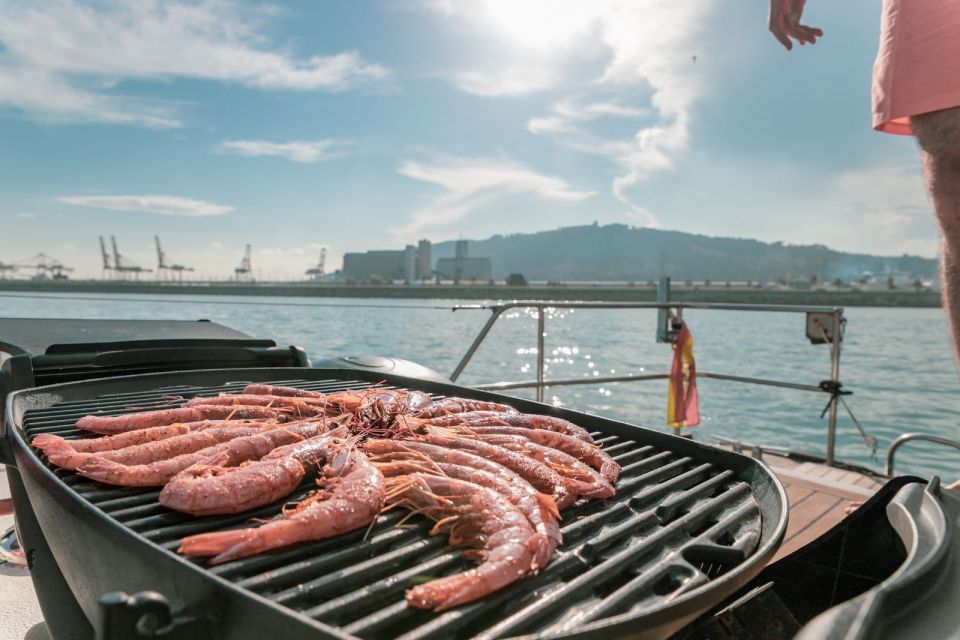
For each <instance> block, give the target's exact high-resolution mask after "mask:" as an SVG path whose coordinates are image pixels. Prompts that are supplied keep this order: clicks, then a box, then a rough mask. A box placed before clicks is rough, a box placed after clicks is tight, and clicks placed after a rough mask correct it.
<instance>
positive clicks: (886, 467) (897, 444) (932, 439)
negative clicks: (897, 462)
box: [883, 433, 960, 477]
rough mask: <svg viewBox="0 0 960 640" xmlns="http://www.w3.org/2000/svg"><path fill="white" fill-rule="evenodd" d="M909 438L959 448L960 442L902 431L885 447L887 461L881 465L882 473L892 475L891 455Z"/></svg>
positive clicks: (908, 440) (909, 439)
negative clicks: (901, 433)
mask: <svg viewBox="0 0 960 640" xmlns="http://www.w3.org/2000/svg"><path fill="white" fill-rule="evenodd" d="M911 440H922V441H924V442H933V443H934V444H941V445H944V446H947V447H953V448H954V449H960V442H957V441H956V440H951V439H949V438H942V437H940V436H931V435H927V434H926V433H904V434H903V435H901V436H900V437H899V438H897V439H896V440H894V441H893V443H892V444H891V445H890V448H889V449H887V461H886V464H885V465H884V467H883V473H884V475H887V476H891V477H892V476H893V457H894V455H895V454H896V452H897V449H899V448H900V447H901V446H902V445H904V444H906V443H908V442H910V441H911Z"/></svg>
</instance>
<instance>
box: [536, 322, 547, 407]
mask: <svg viewBox="0 0 960 640" xmlns="http://www.w3.org/2000/svg"><path fill="white" fill-rule="evenodd" d="M545 325H546V320H545V318H544V307H537V402H543V333H544V329H545Z"/></svg>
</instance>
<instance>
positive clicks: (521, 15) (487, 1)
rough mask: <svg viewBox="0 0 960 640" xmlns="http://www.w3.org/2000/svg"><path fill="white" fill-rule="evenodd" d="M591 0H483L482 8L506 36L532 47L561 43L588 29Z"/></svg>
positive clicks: (559, 44)
mask: <svg viewBox="0 0 960 640" xmlns="http://www.w3.org/2000/svg"><path fill="white" fill-rule="evenodd" d="M591 4H592V3H591V2H586V1H568V0H483V2H482V8H483V12H484V14H485V15H486V17H487V18H488V20H489V21H490V22H491V23H492V25H493V26H494V27H495V28H496V29H497V30H498V31H500V32H501V33H503V34H504V35H505V36H506V37H507V38H509V39H510V40H513V41H515V42H517V43H518V44H521V45H523V46H526V47H529V48H534V49H551V48H556V47H559V46H563V45H564V44H565V43H567V42H569V41H570V40H571V39H572V38H573V37H574V36H575V35H577V34H578V33H583V32H585V31H586V30H587V29H589V27H590V24H591V22H592V20H593V18H594V17H595V15H594V13H595V12H594V10H593V9H592V8H591V6H590V5H591Z"/></svg>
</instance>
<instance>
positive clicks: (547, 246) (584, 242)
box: [433, 223, 937, 282]
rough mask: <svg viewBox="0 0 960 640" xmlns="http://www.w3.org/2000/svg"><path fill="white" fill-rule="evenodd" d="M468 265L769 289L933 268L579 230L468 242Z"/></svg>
mask: <svg viewBox="0 0 960 640" xmlns="http://www.w3.org/2000/svg"><path fill="white" fill-rule="evenodd" d="M469 251H470V256H471V257H489V258H490V259H491V260H492V262H493V276H494V278H498V279H499V278H504V277H505V276H507V275H508V274H510V273H522V274H524V276H526V277H527V279H529V280H547V281H551V280H552V281H568V280H580V281H585V280H632V281H645V280H651V279H655V278H657V277H658V276H659V275H660V270H661V260H662V261H663V271H664V272H665V273H667V274H668V275H670V276H671V277H672V278H674V279H675V280H685V279H690V280H705V279H711V280H720V281H722V280H732V281H746V280H752V281H761V282H769V281H775V280H777V279H780V278H784V279H787V280H793V279H804V280H805V279H808V278H810V277H811V276H817V277H818V278H820V279H824V278H826V279H830V280H832V279H834V278H841V279H843V280H847V281H849V280H855V279H857V278H860V277H861V276H862V275H863V274H864V272H868V271H869V272H873V273H885V272H906V273H910V274H912V275H913V276H914V277H916V278H921V279H933V278H935V277H936V274H937V263H936V260H932V259H929V258H921V257H918V256H909V255H903V256H898V257H894V256H874V255H866V254H854V253H843V252H840V251H834V250H833V249H830V248H828V247H826V246H824V245H788V244H784V243H782V242H774V243H766V242H760V241H759V240H750V239H744V238H719V237H711V236H703V235H697V234H692V233H683V232H680V231H663V230H660V229H648V228H637V227H629V226H627V225H622V224H610V225H602V226H601V225H598V224H596V223H594V224H592V225H585V226H580V227H566V228H561V229H556V230H553V231H540V232H538V233H529V234H512V235H495V236H493V237H491V238H487V239H486V240H471V241H470V242H469ZM453 255H454V242H453V241H450V242H440V243H437V244H435V245H433V257H434V259H436V258H443V257H453Z"/></svg>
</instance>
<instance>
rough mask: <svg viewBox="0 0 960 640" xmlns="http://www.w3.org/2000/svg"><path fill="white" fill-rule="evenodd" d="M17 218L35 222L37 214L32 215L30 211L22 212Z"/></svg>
mask: <svg viewBox="0 0 960 640" xmlns="http://www.w3.org/2000/svg"><path fill="white" fill-rule="evenodd" d="M17 217H18V218H23V219H24V220H35V219H36V218H37V214H35V213H30V212H28V211H21V212H20V213H18V214H17Z"/></svg>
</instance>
